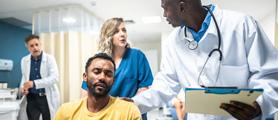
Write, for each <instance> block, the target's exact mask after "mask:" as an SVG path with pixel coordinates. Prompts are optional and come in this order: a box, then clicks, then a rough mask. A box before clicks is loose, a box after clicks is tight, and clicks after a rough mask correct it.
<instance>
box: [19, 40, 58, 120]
mask: <svg viewBox="0 0 278 120" xmlns="http://www.w3.org/2000/svg"><path fill="white" fill-rule="evenodd" d="M25 45H26V47H27V49H28V51H29V52H30V54H29V55H27V56H25V57H23V58H22V60H21V71H22V80H21V84H20V88H21V92H22V93H23V95H25V97H24V98H27V107H26V108H22V109H26V112H27V117H28V120H39V118H40V116H42V118H43V120H51V119H53V117H54V114H55V113H56V111H57V109H58V107H59V105H60V94H59V91H58V87H57V83H58V77H59V74H58V67H57V64H56V61H55V59H54V57H53V56H51V55H48V54H47V53H45V52H43V51H42V50H41V42H40V40H39V36H36V35H30V36H28V37H27V38H26V39H25ZM23 101H24V100H23ZM21 114H22V113H21ZM23 114H24V113H23ZM20 116H22V115H20ZM19 119H24V118H19ZM25 120H26V119H25Z"/></svg>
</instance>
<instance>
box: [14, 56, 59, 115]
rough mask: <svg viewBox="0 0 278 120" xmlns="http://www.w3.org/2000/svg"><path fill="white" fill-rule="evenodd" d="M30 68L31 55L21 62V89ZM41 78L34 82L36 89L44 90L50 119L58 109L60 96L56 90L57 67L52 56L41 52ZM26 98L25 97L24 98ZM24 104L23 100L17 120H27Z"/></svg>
mask: <svg viewBox="0 0 278 120" xmlns="http://www.w3.org/2000/svg"><path fill="white" fill-rule="evenodd" d="M30 66H31V55H30V54H29V55H27V56H25V57H23V58H22V60H21V71H22V80H21V83H20V88H22V86H23V83H24V82H25V81H27V80H29V75H30ZM40 74H41V78H42V79H39V80H35V81H34V82H35V85H36V88H37V89H39V88H45V93H46V98H47V102H48V106H49V110H50V115H51V118H53V117H54V115H55V113H56V111H57V109H58V107H59V106H60V94H59V89H58V86H57V84H58V77H59V74H58V67H57V64H56V62H55V59H54V57H53V56H51V55H48V54H47V53H45V52H43V54H42V61H41V68H40ZM24 98H26V97H24ZM26 102H27V100H23V103H21V108H20V109H21V110H20V113H19V119H22V120H27V118H26V117H27V116H26Z"/></svg>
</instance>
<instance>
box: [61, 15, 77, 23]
mask: <svg viewBox="0 0 278 120" xmlns="http://www.w3.org/2000/svg"><path fill="white" fill-rule="evenodd" d="M63 22H64V23H67V24H72V23H75V22H76V19H74V18H72V17H65V18H63Z"/></svg>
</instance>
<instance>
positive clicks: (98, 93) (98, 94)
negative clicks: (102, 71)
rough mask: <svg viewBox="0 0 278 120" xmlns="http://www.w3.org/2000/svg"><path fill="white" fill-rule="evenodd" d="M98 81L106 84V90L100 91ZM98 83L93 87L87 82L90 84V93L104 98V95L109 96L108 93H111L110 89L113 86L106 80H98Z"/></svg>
mask: <svg viewBox="0 0 278 120" xmlns="http://www.w3.org/2000/svg"><path fill="white" fill-rule="evenodd" d="M98 83H101V84H102V85H104V86H105V89H104V91H98V90H97V88H96V87H97V86H98V85H97V84H98ZM98 83H95V84H93V85H92V86H91V87H90V86H89V84H87V85H88V92H89V94H91V95H92V96H94V97H97V98H102V97H105V96H107V95H108V93H109V91H110V89H111V86H108V85H107V84H106V83H105V82H103V81H100V82H98Z"/></svg>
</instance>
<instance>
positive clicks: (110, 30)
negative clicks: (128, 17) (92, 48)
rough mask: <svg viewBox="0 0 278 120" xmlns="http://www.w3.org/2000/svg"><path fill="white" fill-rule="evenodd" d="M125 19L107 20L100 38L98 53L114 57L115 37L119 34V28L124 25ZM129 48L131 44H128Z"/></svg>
mask: <svg viewBox="0 0 278 120" xmlns="http://www.w3.org/2000/svg"><path fill="white" fill-rule="evenodd" d="M123 22H124V20H123V18H111V19H108V20H106V21H105V22H104V23H103V25H102V27H101V33H100V36H99V44H98V51H99V52H103V53H106V54H108V55H111V56H112V53H113V41H112V40H113V35H114V34H116V33H117V31H118V27H119V26H120V25H121V23H123ZM127 47H129V44H127Z"/></svg>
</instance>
